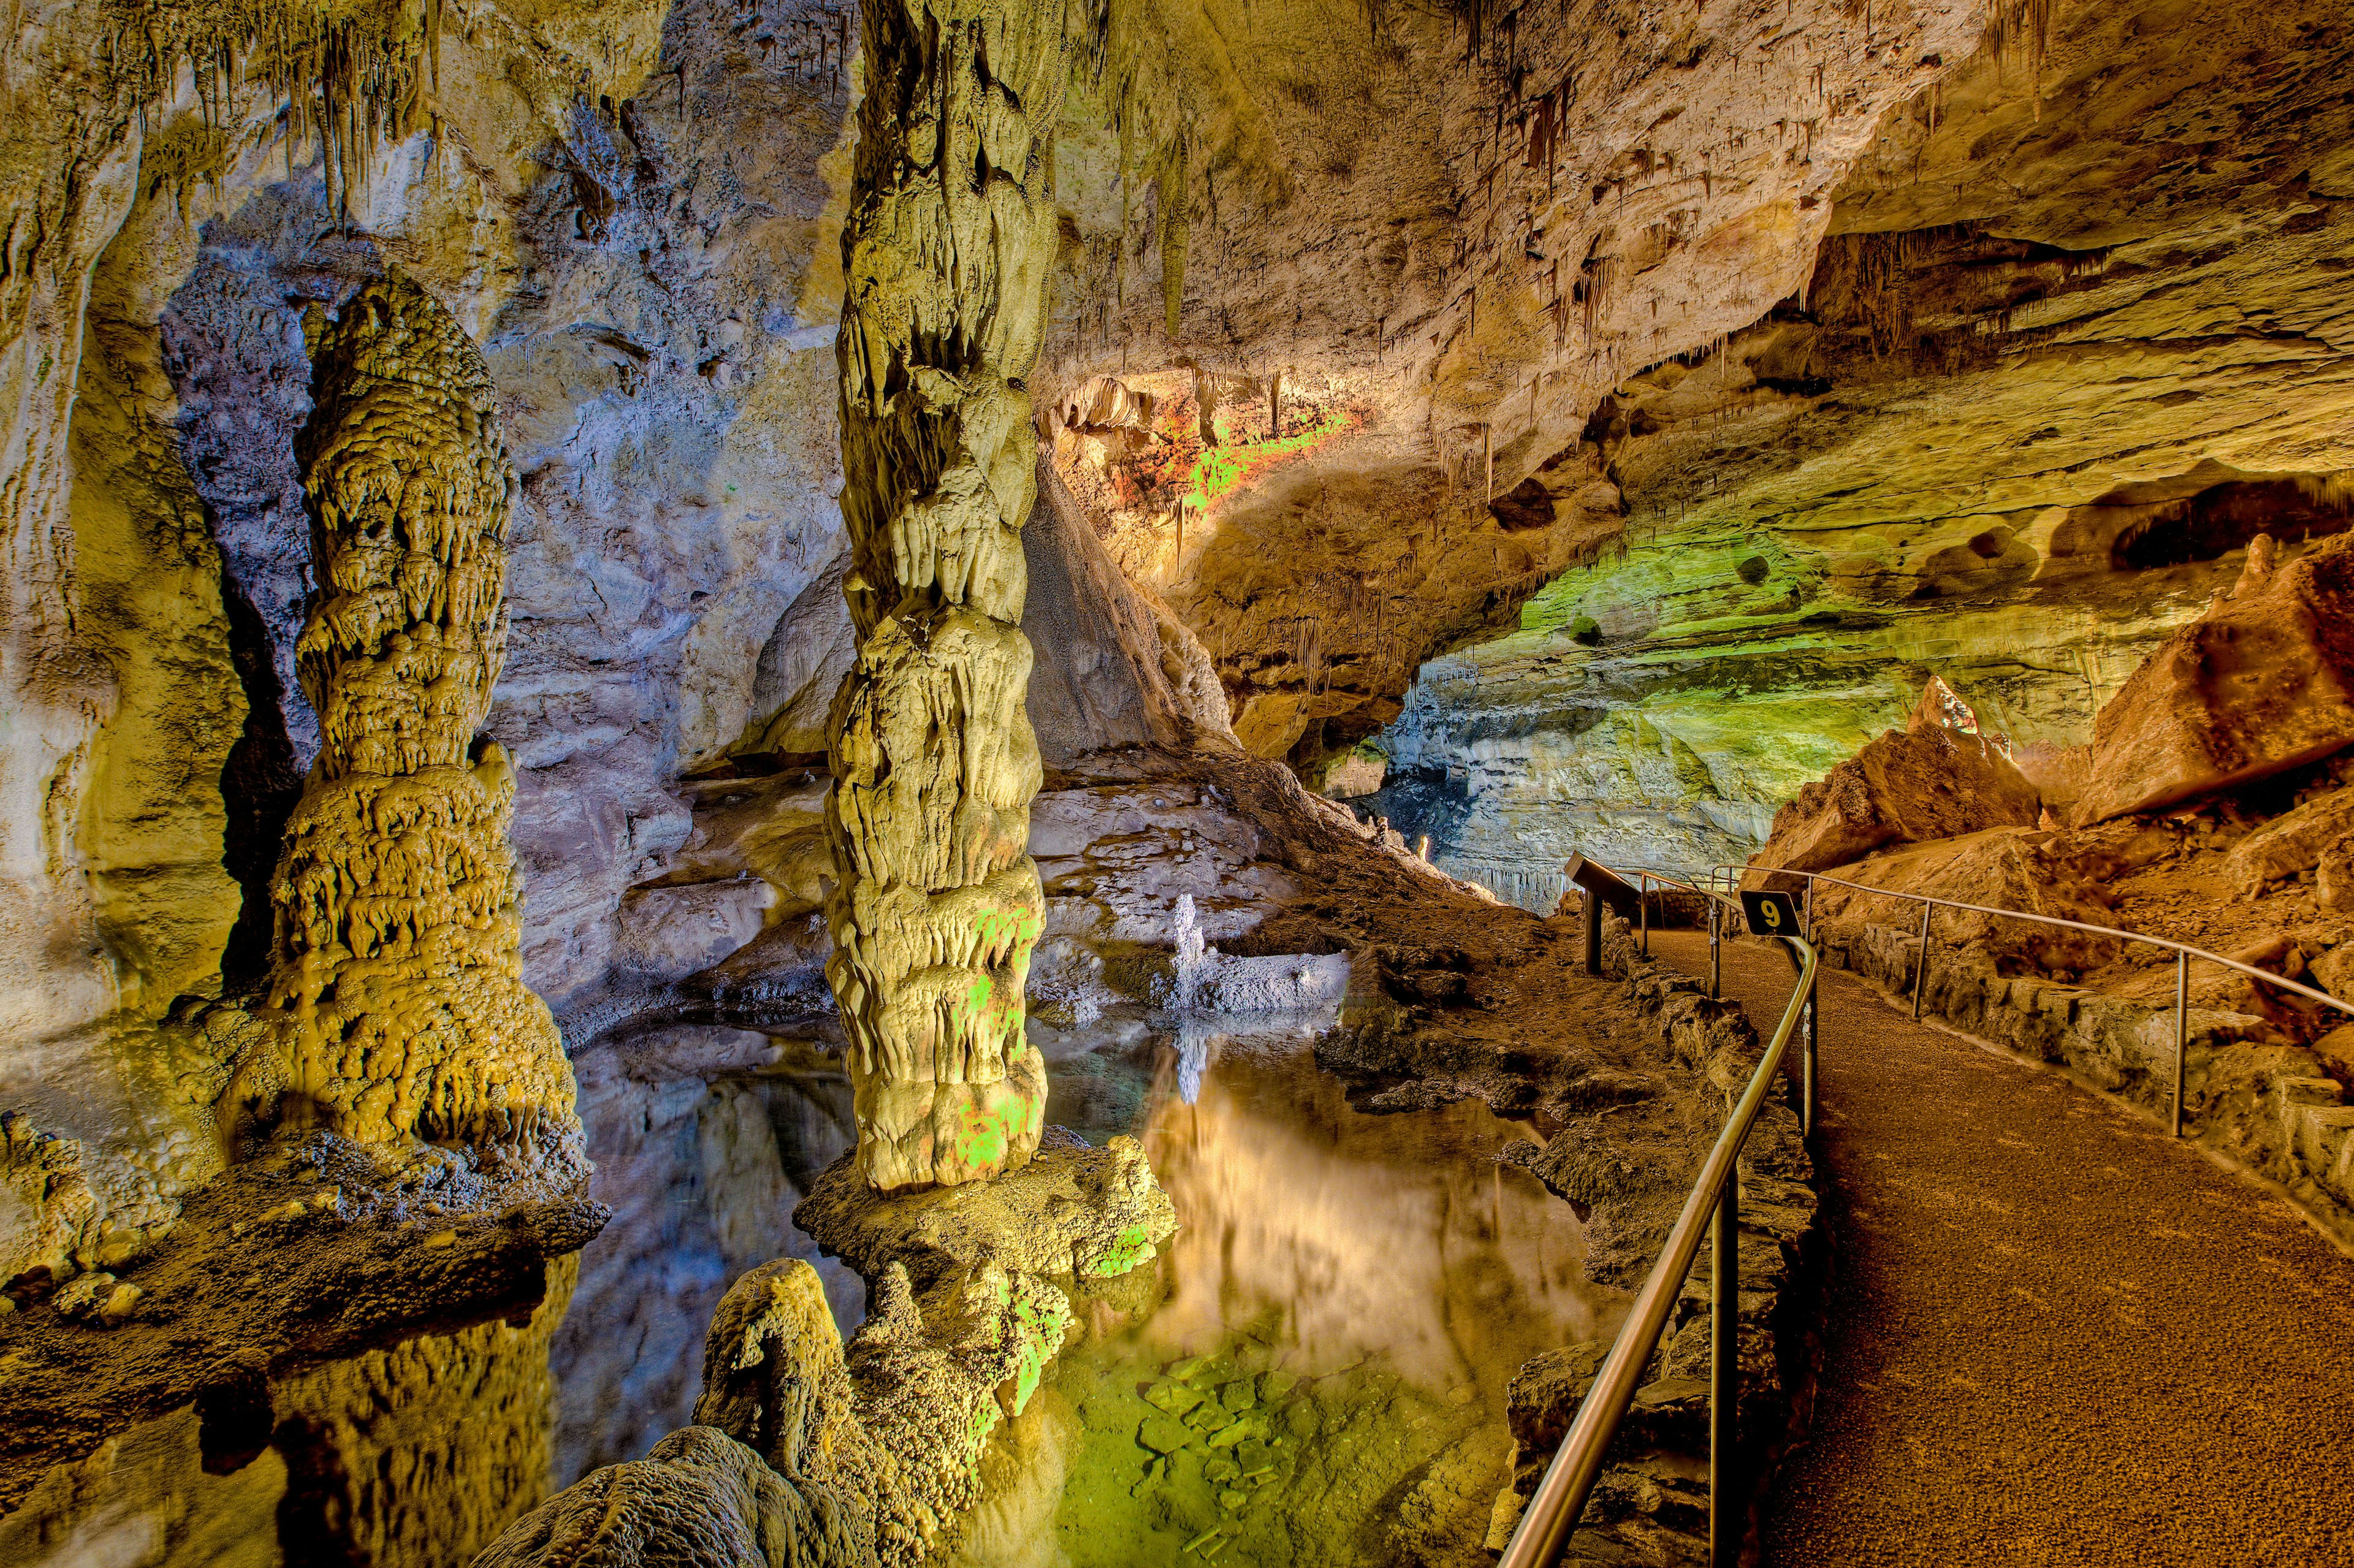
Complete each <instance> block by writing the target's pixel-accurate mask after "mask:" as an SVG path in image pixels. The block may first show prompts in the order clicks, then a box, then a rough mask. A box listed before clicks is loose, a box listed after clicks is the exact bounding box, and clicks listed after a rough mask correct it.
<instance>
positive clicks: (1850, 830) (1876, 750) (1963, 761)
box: [1750, 677, 2041, 871]
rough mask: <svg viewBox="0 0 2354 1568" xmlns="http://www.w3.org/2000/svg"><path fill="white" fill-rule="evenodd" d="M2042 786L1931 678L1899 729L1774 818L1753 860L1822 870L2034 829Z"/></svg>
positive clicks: (1760, 864)
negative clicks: (1902, 849)
mask: <svg viewBox="0 0 2354 1568" xmlns="http://www.w3.org/2000/svg"><path fill="white" fill-rule="evenodd" d="M2040 806H2041V800H2040V797H2038V795H2037V794H2036V790H2035V786H2034V785H2032V784H2031V783H2029V782H2028V781H2027V779H2026V777H2025V776H2024V775H2022V774H2021V773H2020V771H2019V769H2018V768H2015V767H2014V766H2012V764H2011V760H2010V758H2009V756H2007V755H2006V754H2005V752H2004V750H2003V748H2002V746H2001V744H2000V743H1999V742H1998V741H1994V740H1989V739H1988V738H1987V737H1986V736H1982V735H1980V734H1979V733H1978V718H1977V715H1975V714H1973V713H1971V711H1970V709H1969V707H1968V705H1967V704H1965V703H1963V702H1962V701H1961V699H1960V698H1959V697H1956V695H1955V694H1954V693H1953V691H1952V689H1951V688H1950V687H1948V686H1947V685H1946V683H1944V682H1943V681H1940V680H1937V679H1935V677H1932V678H1931V680H1930V683H1929V686H1928V689H1927V690H1926V691H1925V692H1924V693H1923V694H1922V696H1921V703H1920V705H1919V706H1918V707H1916V708H1915V709H1914V712H1913V716H1912V717H1911V718H1910V719H1909V720H1907V721H1906V724H1905V727H1904V728H1903V729H1902V730H1890V731H1889V732H1888V733H1887V734H1885V735H1883V736H1881V737H1880V738H1879V739H1878V740H1875V741H1873V742H1872V743H1871V744H1870V745H1868V746H1866V747H1864V748H1863V749H1862V750H1861V751H1859V752H1857V753H1856V754H1855V755H1854V756H1853V757H1851V758H1848V760H1846V761H1845V762H1842V763H1840V765H1839V766H1838V767H1836V768H1832V769H1831V770H1830V772H1829V774H1828V775H1826V776H1825V777H1824V778H1823V779H1820V780H1819V782H1816V783H1813V784H1809V785H1808V786H1807V787H1806V788H1805V789H1801V790H1799V791H1798V795H1797V799H1796V800H1792V801H1791V802H1790V803H1789V804H1788V805H1787V806H1784V807H1783V808H1782V809H1781V810H1779V811H1776V813H1775V814H1774V832H1773V836H1772V837H1771V838H1769V839H1768V840H1767V841H1766V843H1765V848H1764V849H1763V850H1760V851H1759V852H1758V853H1757V854H1756V855H1755V858H1753V859H1752V860H1751V862H1750V864H1751V865H1753V866H1755V867H1758V868H1760V869H1771V870H1788V871H1825V870H1828V869H1829V868H1830V867H1832V866H1835V865H1846V864H1848V863H1851V862H1854V861H1858V860H1861V859H1862V858H1863V857H1864V856H1865V855H1868V854H1870V853H1872V851H1874V850H1878V849H1884V848H1886V847H1887V846H1889V845H1890V844H1899V843H1922V842H1927V841H1928V840H1931V839H1945V838H1953V837H1956V836H1957V835H1959V834H1962V833H1975V832H1982V831H1984V830H1986V829H1988V828H2007V827H2022V828H2031V827H2033V826H2034V825H2035V821H2036V815H2037V812H2038V810H2039V809H2040Z"/></svg>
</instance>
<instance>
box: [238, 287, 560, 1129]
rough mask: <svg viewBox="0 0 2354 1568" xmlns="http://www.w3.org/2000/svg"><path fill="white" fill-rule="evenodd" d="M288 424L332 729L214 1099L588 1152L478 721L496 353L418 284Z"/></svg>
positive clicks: (500, 464)
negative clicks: (264, 968)
mask: <svg viewBox="0 0 2354 1568" xmlns="http://www.w3.org/2000/svg"><path fill="white" fill-rule="evenodd" d="M313 399H314V407H313V413H312V416H311V419H310V422H309V423H308V424H307V425H306V426H305V427H304V428H303V430H302V435H301V437H300V439H299V440H298V441H297V444H296V450H297V452H298V454H299V455H300V457H301V458H302V465H303V489H304V495H305V498H306V501H307V503H308V506H309V509H310V511H311V514H312V517H313V555H314V560H313V570H314V572H315V574H316V576H317V578H318V581H319V584H320V588H321V591H320V593H319V595H318V599H317V602H316V603H315V604H314V605H313V609H312V611H311V614H310V618H309V620H308V621H307V622H306V624H305V625H304V627H303V631H302V640H301V641H300V642H299V644H298V645H297V655H296V656H297V668H298V669H299V671H300V673H301V676H302V686H303V690H304V693H305V694H306V695H308V696H309V698H310V699H311V704H312V706H313V708H314V709H315V710H316V712H317V713H318V715H319V728H320V747H319V754H318V758H317V760H316V761H315V762H314V763H313V765H312V770H311V778H310V780H309V782H308V784H307V785H306V786H305V788H304V790H303V794H302V802H301V804H300V805H299V806H297V807H296V809H295V811H294V815H293V818H292V821H290V823H289V824H288V828H287V840H286V847H285V851H284V853H283V854H282V856H281V859H280V861H279V866H278V873H277V875H276V877H275V879H274V880H273V882H272V885H271V893H272V898H273V902H274V903H275V905H276V910H277V931H276V938H275V944H274V954H273V966H272V969H271V973H270V985H269V994H268V1004H269V1005H268V1008H267V1010H266V1011H264V1012H260V1014H258V1015H257V1017H258V1021H259V1022H260V1023H261V1024H262V1026H263V1032H262V1037H261V1038H260V1040H258V1041H256V1042H255V1043H254V1044H249V1046H248V1047H247V1048H246V1052H245V1055H244V1059H243V1060H242V1061H241V1062H240V1064H239V1068H238V1071H237V1075H236V1077H235V1078H234V1079H233V1081H232V1083H231V1085H230V1087H229V1089H228V1092H227V1093H226V1094H225V1096H224V1097H223V1101H222V1104H223V1108H224V1112H225V1119H229V1120H233V1121H235V1122H239V1123H241V1122H243V1121H244V1120H245V1118H253V1119H254V1120H257V1121H259V1122H261V1123H265V1124H267V1123H273V1122H279V1121H289V1120H292V1121H296V1122H301V1121H303V1120H305V1119H310V1118H315V1119H316V1121H317V1122H318V1123H320V1124H321V1125H323V1126H324V1127H326V1128H328V1129H329V1130H332V1131H334V1132H336V1133H339V1134H341V1135H343V1136H345V1137H347V1138H350V1139H355V1141H358V1142H361V1143H367V1144H384V1143H390V1142H393V1141H395V1140H398V1139H405V1138H414V1139H426V1140H437V1139H450V1140H462V1141H493V1140H495V1141H500V1142H513V1143H519V1144H521V1145H523V1146H525V1147H527V1148H532V1149H535V1150H537V1149H542V1148H543V1147H544V1149H545V1152H546V1154H547V1156H548V1157H549V1158H550V1159H552V1160H556V1161H557V1165H558V1166H559V1167H561V1166H563V1165H564V1164H565V1163H566V1162H567V1161H571V1162H574V1163H575V1164H576V1165H577V1162H578V1159H579V1155H578V1133H579V1124H578V1120H577V1119H576V1118H574V1115H573V1103H572V1102H573V1084H572V1073H571V1068H570V1067H569V1065H567V1063H566V1061H565V1057H564V1048H563V1043H562V1041H561V1040H560V1039H559V1038H558V1036H557V1031H556V1024H555V1021H554V1020H553V1019H552V1018H551V1017H550V1016H549V1015H548V1011H547V1008H546V1005H545V1004H544V1003H543V1002H541V1001H540V1000H539V999H538V998H537V997H536V996H535V995H533V994H532V992H531V991H530V990H529V988H528V987H526V986H525V984H524V982H523V978H522V968H523V966H522V954H521V911H520V905H521V901H522V885H521V879H520V877H519V876H518V875H517V873H516V870H515V863H514V853H513V851H512V850H511V849H510V848H509V846H508V843H507V824H508V821H509V820H510V818H511V816H512V814H513V811H514V768H513V766H512V764H511V763H510V761H509V760H508V757H507V753H506V751H505V748H504V747H501V746H500V745H499V744H498V742H496V741H494V740H490V739H487V738H482V739H479V740H478V739H477V733H478V731H479V730H480V728H481V726H482V719H483V716H484V715H485V714H487V713H488V711H489V709H490V701H491V688H492V686H493V683H495V682H496V681H497V679H498V673H499V665H500V662H501V658H502V655H503V653H504V647H505V642H506V610H505V577H506V530H507V509H508V504H509V499H510V493H511V492H512V489H513V486H514V471H513V469H512V468H511V467H510V466H509V464H508V461H507V457H506V450H505V448H504V444H503V443H502V442H501V440H500V438H499V435H498V430H497V422H496V410H495V406H494V404H493V400H492V397H491V387H490V377H489V374H488V372H487V371H486V370H485V368H484V367H483V365H482V355H481V354H480V352H479V351H477V350H476V348H475V347H474V344H473V343H472V340H471V339H470V338H468V337H467V335H466V334H465V332H464V331H463V329H461V327H460V326H459V325H458V323H456V322H455V321H454V320H452V319H451V316H450V314H449V313H448V312H447V311H445V310H443V309H442V308H441V306H440V304H438V303H437V302H435V301H434V300H433V298H432V297H431V296H430V295H429V294H428V293H427V292H426V291H424V290H423V289H422V288H421V287H419V285H418V284H416V283H415V282H413V281H408V280H407V279H404V278H399V277H394V278H391V279H388V280H386V281H382V282H379V283H376V284H373V285H371V286H369V287H368V288H366V290H364V291H361V292H360V293H359V294H358V295H357V296H356V297H355V299H353V300H352V301H351V302H350V303H348V304H347V305H345V308H344V310H343V313H342V314H341V316H340V318H339V319H338V321H337V322H336V323H335V324H334V326H333V327H331V328H329V329H328V331H327V333H326V335H325V337H324V339H323V342H322V344H321V345H320V349H319V358H318V366H317V369H316V371H315V372H314V375H313Z"/></svg>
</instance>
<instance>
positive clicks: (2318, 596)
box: [2076, 535, 2354, 823]
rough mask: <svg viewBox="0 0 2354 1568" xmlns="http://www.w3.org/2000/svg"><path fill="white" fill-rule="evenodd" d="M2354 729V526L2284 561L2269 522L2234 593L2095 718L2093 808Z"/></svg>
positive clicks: (2147, 803)
mask: <svg viewBox="0 0 2354 1568" xmlns="http://www.w3.org/2000/svg"><path fill="white" fill-rule="evenodd" d="M2349 742H2354V538H2348V537H2346V536H2343V535H2341V536H2339V537H2338V538H2336V539H2332V540H2330V541H2328V542H2327V543H2326V544H2324V545H2322V546H2319V547H2318V548H2317V549H2315V550H2314V551H2312V552H2311V553H2310V554H2307V555H2306V556H2301V557H2299V558H2298V559H2297V560H2296V561H2294V562H2291V563H2290V564H2288V565H2287V566H2285V567H2284V566H2281V565H2279V564H2278V563H2277V549H2276V546H2275V545H2274V541H2273V539H2272V538H2271V536H2270V535H2257V537H2256V538H2255V540H2254V541H2253V543H2252V545H2251V546H2250V548H2249V551H2248V559H2247V565H2246V566H2245V567H2244V568H2243V570H2242V572H2241V576H2240V581H2239V583H2238V585H2237V586H2236V587H2235V588H2233V589H2232V593H2231V596H2230V598H2229V599H2218V600H2217V601H2216V603H2215V605H2214V607H2213V608H2212V609H2211V610H2210V611H2209V612H2208V613H2207V614H2206V615H2205V616H2203V617H2201V618H2200V620H2197V621H2195V622H2193V623H2192V624H2191V625H2189V626H2186V627H2184V628H2183V629H2182V630H2179V631H2177V632H2176V633H2175V634H2174V635H2173V637H2172V638H2171V639H2169V640H2168V642H2167V644H2166V646H2165V647H2164V648H2162V649H2161V650H2159V652H2158V653H2157V654H2156V655H2155V656H2154V657H2152V658H2151V659H2150V660H2149V662H2147V663H2145V664H2144V665H2143V666H2142V667H2141V668H2140V669H2139V670H2137V671H2136V672H2135V673H2134V676H2133V679H2131V680H2129V681H2127V682H2126V683H2125V687H2124V689H2123V690H2121V691H2119V692H2118V693H2117V694H2116V695H2115V697H2112V698H2111V699H2110V700H2109V702H2108V704H2107V705H2106V706H2105V707H2103V708H2102V709H2101V713H2100V716H2099V717H2098V718H2096V719H2095V720H2094V722H2093V749H2092V758H2091V762H2090V768H2089V772H2090V776H2091V780H2092V782H2091V787H2090V788H2089V789H2087V790H2086V792H2085V794H2084V798H2083V799H2082V800H2080V801H2078V803H2077V807H2076V813H2077V820H2078V821H2082V822H2087V823H2090V822H2100V821H2107V820H2108V819H2110V818H2112V817H2121V816H2126V815H2127V814H2129V813H2132V812H2137V811H2155V810H2161V809H2162V808H2164V807H2167V806H2170V805H2172V804H2174V803H2175V802H2176V801H2178V800H2187V799H2189V798H2190V797H2191V796H2193V795H2202V794H2206V793H2209V792H2211V791H2213V790H2218V789H2231V788H2232V787H2233V786H2234V785H2239V784H2246V783H2251V782H2253V780H2255V779H2263V778H2265V777H2267V776H2269V775H2271V774H2274V773H2280V772H2285V771H2286V770H2287V769H2289V768H2297V767H2301V766H2303V765H2304V764H2306V763H2308V762H2312V761H2315V760H2317V758H2324V757H2327V756H2328V755H2329V754H2330V753H2331V752H2334V751H2337V750H2338V749H2340V748H2341V747H2345V746H2346V745H2347V744H2348V743H2349Z"/></svg>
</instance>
